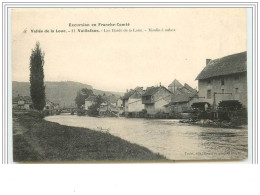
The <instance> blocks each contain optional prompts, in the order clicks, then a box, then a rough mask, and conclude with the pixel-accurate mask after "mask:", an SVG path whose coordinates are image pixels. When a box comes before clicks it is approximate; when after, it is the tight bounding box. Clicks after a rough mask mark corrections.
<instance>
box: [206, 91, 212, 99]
mask: <svg viewBox="0 0 260 195" xmlns="http://www.w3.org/2000/svg"><path fill="white" fill-rule="evenodd" d="M207 99H211V90H210V89H209V90H208V91H207Z"/></svg>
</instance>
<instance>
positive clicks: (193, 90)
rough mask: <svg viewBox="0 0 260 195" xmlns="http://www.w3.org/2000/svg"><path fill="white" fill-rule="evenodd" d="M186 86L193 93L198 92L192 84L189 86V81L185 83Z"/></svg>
mask: <svg viewBox="0 0 260 195" xmlns="http://www.w3.org/2000/svg"><path fill="white" fill-rule="evenodd" d="M184 87H185V88H186V89H187V90H189V91H190V92H191V93H196V92H197V90H196V89H193V88H192V87H191V86H189V85H188V84H187V83H185V84H184Z"/></svg>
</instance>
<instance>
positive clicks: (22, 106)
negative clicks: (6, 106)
mask: <svg viewBox="0 0 260 195" xmlns="http://www.w3.org/2000/svg"><path fill="white" fill-rule="evenodd" d="M12 107H13V108H14V109H19V110H29V109H31V108H32V99H31V97H30V96H20V95H18V96H17V97H15V98H14V99H13V102H12Z"/></svg>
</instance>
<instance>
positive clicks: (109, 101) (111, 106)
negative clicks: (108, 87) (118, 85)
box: [99, 94, 118, 113]
mask: <svg viewBox="0 0 260 195" xmlns="http://www.w3.org/2000/svg"><path fill="white" fill-rule="evenodd" d="M99 111H100V112H105V111H112V112H116V113H117V112H118V108H117V97H116V96H115V95H114V94H112V95H109V96H103V103H102V104H101V105H100V108H99Z"/></svg>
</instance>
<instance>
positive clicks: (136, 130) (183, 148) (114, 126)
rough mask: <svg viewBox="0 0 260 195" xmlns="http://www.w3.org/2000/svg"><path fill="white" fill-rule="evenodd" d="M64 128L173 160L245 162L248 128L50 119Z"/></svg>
mask: <svg viewBox="0 0 260 195" xmlns="http://www.w3.org/2000/svg"><path fill="white" fill-rule="evenodd" d="M46 120H48V121H53V122H57V123H60V124H63V125H69V126H76V127H86V128H89V129H93V130H96V131H100V130H101V129H102V130H104V129H109V133H111V134H113V135H115V136H118V137H121V138H122V139H125V140H128V141H130V142H132V143H136V144H139V145H142V146H144V147H146V148H149V149H150V150H151V151H153V152H156V153H160V154H163V155H165V156H166V157H167V158H168V159H172V160H203V159H218V160H219V159H245V158H247V129H246V127H244V128H242V129H222V128H201V127H199V126H191V125H187V124H182V123H178V120H148V119H128V118H94V117H88V116H84V117H78V116H71V115H57V116H50V117H47V118H46Z"/></svg>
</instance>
